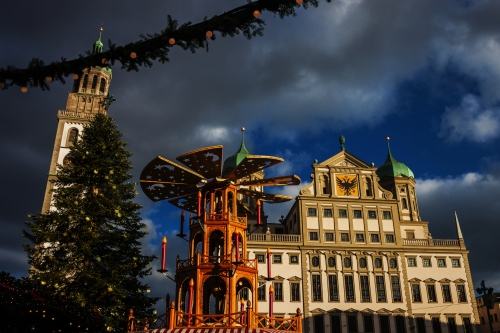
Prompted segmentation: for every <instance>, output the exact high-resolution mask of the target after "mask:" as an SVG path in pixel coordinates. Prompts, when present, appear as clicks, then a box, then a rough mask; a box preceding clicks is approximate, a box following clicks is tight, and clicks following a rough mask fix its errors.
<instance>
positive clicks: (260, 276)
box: [257, 275, 267, 281]
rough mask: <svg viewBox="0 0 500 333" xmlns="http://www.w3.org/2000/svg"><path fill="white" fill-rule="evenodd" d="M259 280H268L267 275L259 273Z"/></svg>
mask: <svg viewBox="0 0 500 333" xmlns="http://www.w3.org/2000/svg"><path fill="white" fill-rule="evenodd" d="M257 280H259V281H267V277H266V276H264V275H259V276H258V277H257Z"/></svg>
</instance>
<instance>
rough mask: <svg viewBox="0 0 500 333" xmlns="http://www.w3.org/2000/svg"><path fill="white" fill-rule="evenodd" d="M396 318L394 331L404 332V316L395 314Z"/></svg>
mask: <svg viewBox="0 0 500 333" xmlns="http://www.w3.org/2000/svg"><path fill="white" fill-rule="evenodd" d="M394 318H395V319H396V333H406V325H405V317H403V316H395V317H394Z"/></svg>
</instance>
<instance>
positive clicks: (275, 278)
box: [273, 275, 285, 281]
mask: <svg viewBox="0 0 500 333" xmlns="http://www.w3.org/2000/svg"><path fill="white" fill-rule="evenodd" d="M273 279H274V280H275V281H283V280H284V279H285V278H284V277H282V276H280V275H277V276H274V277H273Z"/></svg>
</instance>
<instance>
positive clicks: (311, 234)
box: [309, 231, 318, 241]
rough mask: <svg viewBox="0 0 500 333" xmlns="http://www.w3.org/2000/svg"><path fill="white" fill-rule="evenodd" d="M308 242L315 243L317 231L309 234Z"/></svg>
mask: <svg viewBox="0 0 500 333" xmlns="http://www.w3.org/2000/svg"><path fill="white" fill-rule="evenodd" d="M309 240H311V241H317V240H318V232H317V231H311V232H309Z"/></svg>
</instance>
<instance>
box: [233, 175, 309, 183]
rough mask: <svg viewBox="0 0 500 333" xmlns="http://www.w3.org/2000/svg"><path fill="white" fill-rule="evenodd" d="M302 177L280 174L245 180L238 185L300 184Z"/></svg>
mask: <svg viewBox="0 0 500 333" xmlns="http://www.w3.org/2000/svg"><path fill="white" fill-rule="evenodd" d="M299 184H300V178H299V176H297V175H289V176H279V177H273V178H264V179H256V180H249V181H243V182H241V183H239V184H238V185H243V186H250V185H252V186H287V185H299Z"/></svg>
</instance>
